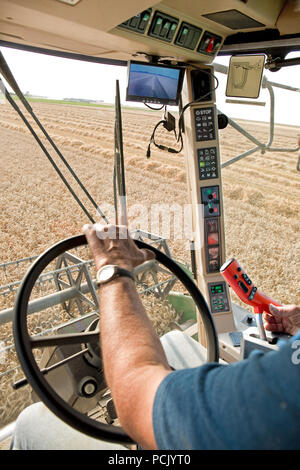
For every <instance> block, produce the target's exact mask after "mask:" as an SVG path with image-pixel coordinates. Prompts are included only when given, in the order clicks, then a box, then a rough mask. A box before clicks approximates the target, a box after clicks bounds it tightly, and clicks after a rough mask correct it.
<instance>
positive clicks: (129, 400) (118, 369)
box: [99, 277, 171, 433]
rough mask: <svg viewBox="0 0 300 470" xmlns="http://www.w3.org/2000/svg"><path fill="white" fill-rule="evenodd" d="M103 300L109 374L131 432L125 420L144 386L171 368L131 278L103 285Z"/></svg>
mask: <svg viewBox="0 0 300 470" xmlns="http://www.w3.org/2000/svg"><path fill="white" fill-rule="evenodd" d="M99 300H100V336H101V346H102V352H103V361H104V371H105V376H106V380H107V383H108V386H109V388H110V389H111V392H112V396H113V398H114V401H115V405H116V409H117V413H118V416H119V418H120V421H121V424H122V426H123V427H125V429H126V430H128V432H130V431H132V430H131V428H130V423H127V422H126V423H125V422H124V421H125V420H126V421H128V419H129V418H130V414H132V410H134V409H135V408H136V407H138V406H139V404H138V403H137V402H136V401H138V400H139V399H140V398H141V396H142V395H143V394H141V393H140V389H141V387H143V386H147V387H151V386H153V387H155V386H156V385H155V382H157V381H158V380H161V379H160V378H163V377H164V376H165V375H167V374H168V373H169V371H170V370H171V369H170V367H169V366H168V363H167V359H166V356H165V353H164V351H163V348H162V346H161V343H160V340H159V338H158V337H157V336H156V333H155V331H154V330H153V327H152V325H151V322H150V320H149V318H148V316H147V314H146V312H145V309H144V307H143V305H142V303H141V300H140V298H139V295H138V294H137V292H136V289H135V284H134V282H133V281H132V280H131V279H129V278H125V277H123V278H119V279H115V280H113V281H111V282H109V283H108V284H107V285H105V284H104V285H102V286H101V287H100V294H99ZM149 411H151V410H149ZM122 421H123V422H122ZM132 421H133V422H134V419H133V420H132ZM128 426H129V427H128ZM134 432H135V431H134V430H133V433H134Z"/></svg>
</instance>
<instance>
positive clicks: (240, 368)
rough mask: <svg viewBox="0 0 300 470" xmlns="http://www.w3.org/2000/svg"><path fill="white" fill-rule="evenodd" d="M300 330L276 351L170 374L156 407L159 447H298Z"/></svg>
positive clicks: (156, 431)
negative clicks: (234, 361)
mask: <svg viewBox="0 0 300 470" xmlns="http://www.w3.org/2000/svg"><path fill="white" fill-rule="evenodd" d="M299 397H300V332H298V334H297V335H296V336H294V337H293V338H292V339H291V340H290V341H289V342H285V343H284V344H283V345H282V346H281V347H280V349H279V350H278V351H272V352H268V353H265V354H264V353H263V352H261V351H254V352H253V353H252V354H251V355H250V356H249V358H248V359H246V360H243V361H240V362H236V363H232V364H229V365H220V364H217V363H210V364H204V365H202V366H200V367H197V368H192V369H183V370H178V371H174V372H172V373H171V374H169V375H168V376H167V377H166V378H165V379H164V380H163V381H162V383H161V384H160V386H159V388H158V390H157V392H156V396H155V400H154V405H153V428H154V435H155V439H156V443H157V446H158V449H168V450H177V449H184V450H193V449H210V450H217V449H218V450H221V449H268V450H269V449H300V424H299V423H300V399H299Z"/></svg>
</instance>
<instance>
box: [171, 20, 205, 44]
mask: <svg viewBox="0 0 300 470" xmlns="http://www.w3.org/2000/svg"><path fill="white" fill-rule="evenodd" d="M201 33H202V29H200V28H197V27H196V26H192V25H190V24H188V23H185V22H183V23H181V26H180V29H179V32H178V34H177V37H176V40H175V44H176V45H178V46H181V47H185V48H186V49H195V47H196V46H197V44H198V41H199V39H200V36H201Z"/></svg>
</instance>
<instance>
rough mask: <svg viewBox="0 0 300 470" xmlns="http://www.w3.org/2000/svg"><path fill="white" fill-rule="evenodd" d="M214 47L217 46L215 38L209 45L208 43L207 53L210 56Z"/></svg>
mask: <svg viewBox="0 0 300 470" xmlns="http://www.w3.org/2000/svg"><path fill="white" fill-rule="evenodd" d="M214 45H215V38H211V39H210V41H209V43H208V46H207V47H206V52H207V53H208V54H211V53H212V52H213V50H214Z"/></svg>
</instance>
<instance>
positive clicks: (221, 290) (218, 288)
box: [208, 282, 229, 313]
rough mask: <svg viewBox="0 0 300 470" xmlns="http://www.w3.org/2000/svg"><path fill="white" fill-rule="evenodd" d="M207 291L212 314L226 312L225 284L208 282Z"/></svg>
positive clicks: (227, 307)
mask: <svg viewBox="0 0 300 470" xmlns="http://www.w3.org/2000/svg"><path fill="white" fill-rule="evenodd" d="M208 290H209V298H210V305H211V311H212V313H220V312H228V311H229V302H228V297H227V291H226V285H225V282H209V283H208Z"/></svg>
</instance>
